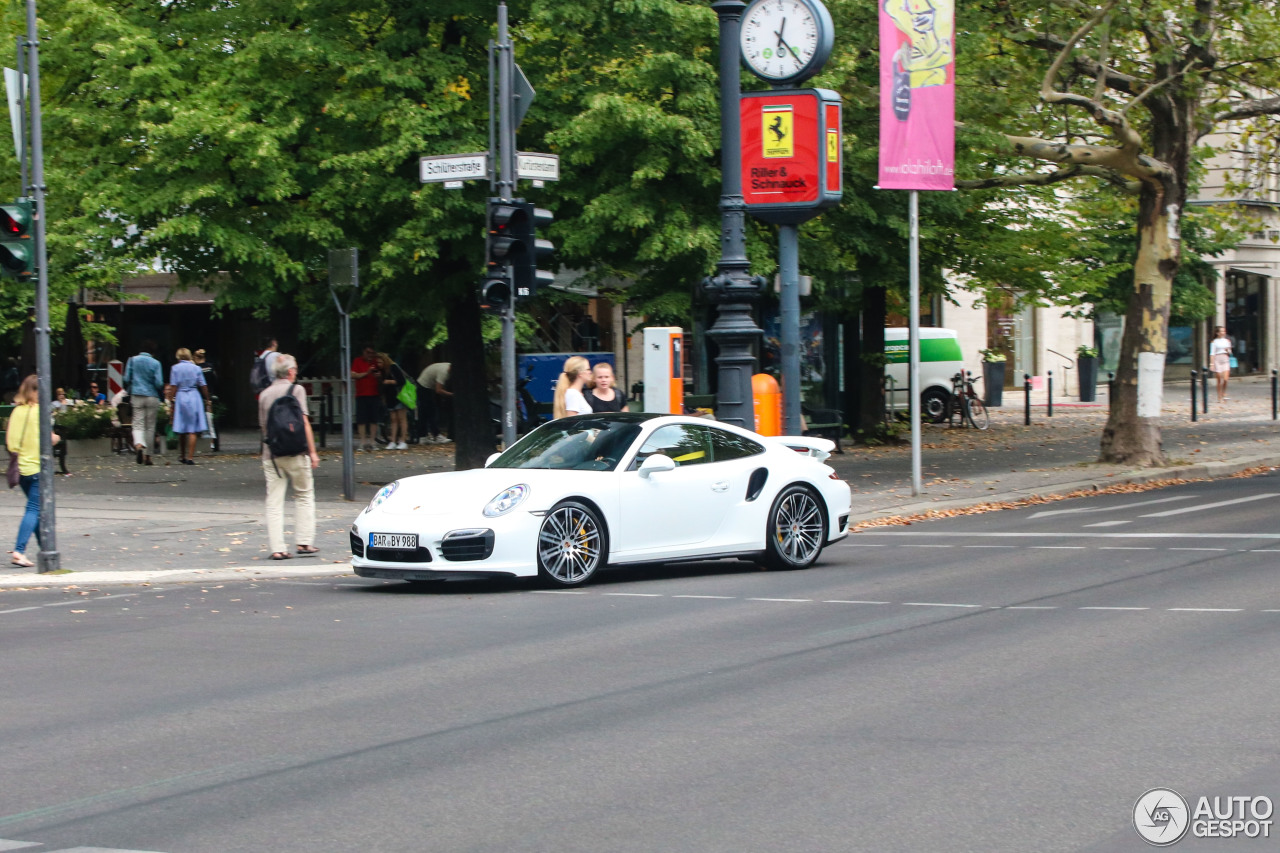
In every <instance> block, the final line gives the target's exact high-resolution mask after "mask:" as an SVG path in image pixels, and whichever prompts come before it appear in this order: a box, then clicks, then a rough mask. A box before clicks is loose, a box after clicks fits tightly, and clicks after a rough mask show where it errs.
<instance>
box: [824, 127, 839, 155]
mask: <svg viewBox="0 0 1280 853" xmlns="http://www.w3.org/2000/svg"><path fill="white" fill-rule="evenodd" d="M827 162H828V163H839V162H840V131H838V130H836V129H835V128H831V129H830V130H828V131H827Z"/></svg>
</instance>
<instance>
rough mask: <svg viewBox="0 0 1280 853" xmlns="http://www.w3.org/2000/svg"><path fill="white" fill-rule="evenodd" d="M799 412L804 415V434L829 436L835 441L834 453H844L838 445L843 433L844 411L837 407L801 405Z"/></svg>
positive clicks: (821, 436)
mask: <svg viewBox="0 0 1280 853" xmlns="http://www.w3.org/2000/svg"><path fill="white" fill-rule="evenodd" d="M800 414H802V415H804V422H805V430H804V434H805V435H816V436H819V437H820V438H829V439H831V440H832V441H834V442H835V443H836V453H844V450H843V449H841V447H840V437H841V436H843V435H844V412H842V411H840V410H839V409H815V408H811V407H809V406H803V405H802V406H801V407H800Z"/></svg>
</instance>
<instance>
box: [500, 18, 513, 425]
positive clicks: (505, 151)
mask: <svg viewBox="0 0 1280 853" xmlns="http://www.w3.org/2000/svg"><path fill="white" fill-rule="evenodd" d="M514 77H515V52H514V51H513V50H512V47H511V39H510V38H509V36H508V34H507V4H506V3H500V4H499V5H498V101H499V102H500V104H501V112H500V115H499V128H498V134H499V137H500V143H499V144H500V149H501V154H502V156H501V161H500V162H501V165H502V168H501V172H500V173H499V175H498V196H499V197H500V198H502V199H508V200H509V199H513V198H515V195H516V127H515V120H514V119H515V115H514V104H515V93H514V91H513V88H512V80H513V79H514ZM507 272H508V275H510V273H511V272H512V270H511V267H510V266H508V267H507ZM512 284H513V285H514V281H512ZM515 440H516V294H515V288H514V286H513V287H512V289H511V300H510V302H508V303H507V307H506V308H504V309H503V310H502V446H503V447H510V446H511V445H512V444H514V443H515Z"/></svg>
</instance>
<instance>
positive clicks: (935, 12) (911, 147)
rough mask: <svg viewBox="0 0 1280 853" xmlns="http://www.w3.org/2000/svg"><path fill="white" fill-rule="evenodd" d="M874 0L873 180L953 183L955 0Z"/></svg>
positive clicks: (903, 184)
mask: <svg viewBox="0 0 1280 853" xmlns="http://www.w3.org/2000/svg"><path fill="white" fill-rule="evenodd" d="M879 2H880V180H879V187H880V189H885V190H950V189H954V187H955V139H956V131H955V115H956V98H955V61H956V51H955V3H954V0H879Z"/></svg>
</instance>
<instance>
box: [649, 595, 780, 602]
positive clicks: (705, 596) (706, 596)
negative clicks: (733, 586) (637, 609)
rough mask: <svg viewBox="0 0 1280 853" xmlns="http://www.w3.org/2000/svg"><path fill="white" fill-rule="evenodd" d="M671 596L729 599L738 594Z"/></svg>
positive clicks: (759, 599) (676, 596)
mask: <svg viewBox="0 0 1280 853" xmlns="http://www.w3.org/2000/svg"><path fill="white" fill-rule="evenodd" d="M671 597H672V598H725V599H730V598H737V597H738V596H736V595H673V596H671ZM755 600H756V601H765V600H766V599H763V598H757V599H755ZM769 600H776V601H782V600H783V599H780V598H779V599H769Z"/></svg>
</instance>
